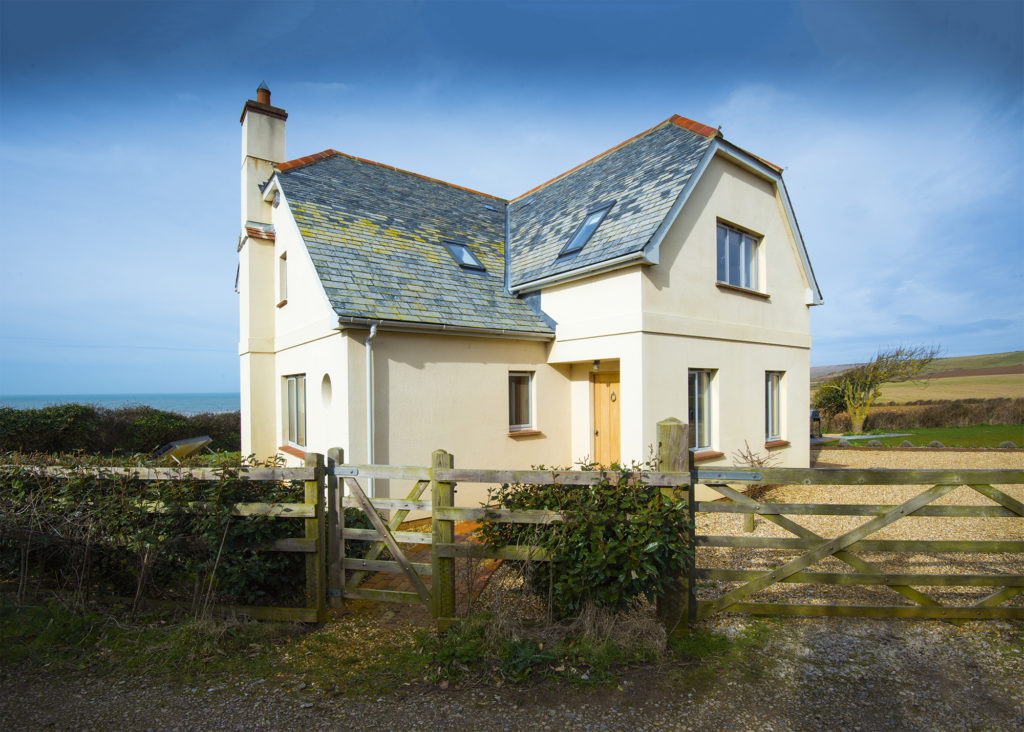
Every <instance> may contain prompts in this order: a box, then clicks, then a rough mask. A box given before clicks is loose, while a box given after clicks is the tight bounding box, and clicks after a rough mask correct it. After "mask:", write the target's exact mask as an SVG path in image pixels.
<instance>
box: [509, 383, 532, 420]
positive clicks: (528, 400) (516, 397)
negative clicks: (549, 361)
mask: <svg viewBox="0 0 1024 732" xmlns="http://www.w3.org/2000/svg"><path fill="white" fill-rule="evenodd" d="M531 429H533V373H532V372H530V371H510V372H509V374H508V431H509V432H522V431H523V430H531Z"/></svg>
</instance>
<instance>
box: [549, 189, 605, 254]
mask: <svg viewBox="0 0 1024 732" xmlns="http://www.w3.org/2000/svg"><path fill="white" fill-rule="evenodd" d="M614 205H615V202H614V201H612V202H611V203H606V204H602V205H601V207H600V208H593V209H591V210H590V211H589V212H588V213H587V215H586V217H585V218H584V219H583V221H582V222H580V225H579V226H578V227H576V231H575V232H574V233H573V235H572V237H571V238H570V239H569V242H568V243H567V244H566V245H565V246H564V247H563V248H562V251H561V252H559V253H558V256H559V257H565V256H568V255H570V254H575V253H576V252H578V251H579V250H580V249H582V248H583V247H584V246H586V243H587V242H588V241H590V237H592V236H593V235H594V232H595V231H597V227H598V226H600V225H601V222H602V221H604V217H605V216H607V215H608V212H609V211H611V210H612V206H614Z"/></svg>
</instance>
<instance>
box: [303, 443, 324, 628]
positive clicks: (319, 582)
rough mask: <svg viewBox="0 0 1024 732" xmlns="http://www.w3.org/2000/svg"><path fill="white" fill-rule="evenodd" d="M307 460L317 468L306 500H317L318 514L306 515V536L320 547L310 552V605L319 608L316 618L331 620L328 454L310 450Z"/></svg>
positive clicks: (308, 593)
mask: <svg viewBox="0 0 1024 732" xmlns="http://www.w3.org/2000/svg"><path fill="white" fill-rule="evenodd" d="M305 464H306V467H307V468H313V478H312V479H311V480H307V481H306V484H305V488H306V491H305V502H306V503H311V504H313V505H314V506H315V507H316V508H315V514H316V515H315V516H314V518H311V519H306V520H305V524H306V538H307V539H312V540H313V541H314V542H316V543H315V548H316V550H315V551H313V552H310V553H307V554H306V595H307V597H308V598H309V599H308V600H307V601H306V607H309V608H314V609H316V621H317V622H318V623H326V622H327V561H326V553H325V552H324V528H325V521H324V518H325V517H324V514H325V513H326V512H325V511H324V484H323V483H324V456H323V455H321V454H320V453H318V452H307V453H306V460H305Z"/></svg>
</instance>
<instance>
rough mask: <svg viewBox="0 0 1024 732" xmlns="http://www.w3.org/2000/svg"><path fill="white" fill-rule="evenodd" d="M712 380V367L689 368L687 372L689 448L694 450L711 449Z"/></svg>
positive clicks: (712, 423) (713, 373) (712, 433)
mask: <svg viewBox="0 0 1024 732" xmlns="http://www.w3.org/2000/svg"><path fill="white" fill-rule="evenodd" d="M714 380H715V371H714V370H713V369H690V370H689V371H688V372H687V377H686V404H687V415H688V419H689V422H690V448H691V449H693V450H694V451H696V452H701V451H704V450H711V449H713V448H712V445H713V443H714V414H715V409H714V400H713V398H712V391H713V384H714Z"/></svg>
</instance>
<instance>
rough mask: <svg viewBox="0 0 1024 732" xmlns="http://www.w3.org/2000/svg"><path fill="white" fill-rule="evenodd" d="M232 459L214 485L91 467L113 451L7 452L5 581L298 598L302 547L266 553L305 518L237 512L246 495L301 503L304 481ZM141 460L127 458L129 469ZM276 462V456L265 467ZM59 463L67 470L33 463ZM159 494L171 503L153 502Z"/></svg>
mask: <svg viewBox="0 0 1024 732" xmlns="http://www.w3.org/2000/svg"><path fill="white" fill-rule="evenodd" d="M228 460H233V461H237V457H236V456H223V457H222V458H220V463H221V464H219V465H215V466H214V467H215V469H217V470H220V471H221V475H220V479H219V480H214V481H198V480H168V481H140V480H136V479H133V478H129V477H126V476H124V475H113V474H106V475H102V476H100V477H97V476H96V475H93V474H90V472H88V471H87V470H85V469H86V468H96V467H109V466H110V463H111V462H116V461H111V460H110V459H109V458H107V459H100V458H96V457H87V456H82V455H74V456H69V455H60V456H48V455H38V454H36V455H18V454H14V453H11V454H8V455H6V456H5V464H4V465H0V580H6V581H8V583H9V586H11V587H17V588H18V593H19V595H24V594H25V593H27V592H29V591H30V590H32V589H41V590H53V589H56V590H65V591H71V592H74V593H76V594H78V595H80V596H82V597H84V598H88V597H90V596H95V595H113V596H122V597H135V596H139V597H157V598H165V599H177V600H183V599H184V600H189V599H193V600H196V599H197V600H200V601H202V600H204V598H212V599H213V600H214V601H225V602H231V603H242V604H264V603H270V604H276V605H280V604H283V605H294V604H300V603H301V601H302V599H303V590H304V586H305V570H304V557H303V556H302V555H301V554H295V553H284V552H273V551H264V550H263V547H266V546H267V545H268V543H269V542H271V541H273V540H275V539H280V538H285V537H299V536H302V534H303V522H302V521H301V520H297V519H285V518H272V517H268V516H245V517H239V516H232V515H231V507H232V506H233V505H234V504H235V503H242V502H268V503H270V502H302V500H303V484H302V482H301V481H293V482H282V481H250V480H243V479H240V478H239V473H238V470H237V468H235V467H232V466H231V465H229V464H227V461H228ZM131 462H133V461H127V460H123V461H120V463H121V464H122V465H127V464H131ZM267 464H268V465H270V464H276V463H274V462H272V463H267ZM45 465H61V466H64V467H67V466H73V467H70V468H68V470H69V473H68V474H67V475H66V476H62V477H49V476H44V475H43V476H41V475H38V474H37V472H35V471H33V470H32V469H31V468H32V467H35V466H45ZM150 501H159V502H161V503H162V504H164V506H165V508H166V510H165V511H162V512H160V513H155V512H151V511H150V510H147V502H150Z"/></svg>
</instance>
